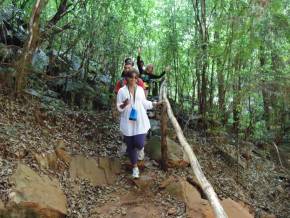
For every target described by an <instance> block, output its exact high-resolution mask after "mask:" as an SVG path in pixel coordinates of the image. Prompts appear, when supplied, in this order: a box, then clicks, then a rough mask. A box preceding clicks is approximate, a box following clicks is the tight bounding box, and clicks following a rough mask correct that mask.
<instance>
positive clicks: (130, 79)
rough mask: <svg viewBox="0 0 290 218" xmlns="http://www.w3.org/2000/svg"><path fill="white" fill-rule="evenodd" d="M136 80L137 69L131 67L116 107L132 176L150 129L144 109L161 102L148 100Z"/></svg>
mask: <svg viewBox="0 0 290 218" xmlns="http://www.w3.org/2000/svg"><path fill="white" fill-rule="evenodd" d="M137 80H138V71H137V70H136V69H134V68H132V69H131V70H129V71H128V73H127V74H126V81H127V84H126V86H123V87H122V88H120V90H119V91H118V95H117V109H118V111H119V112H120V114H121V116H120V131H121V132H122V134H123V136H124V142H125V143H126V145H127V152H128V155H129V158H130V161H131V164H132V167H133V170H132V176H133V178H139V169H138V166H137V161H138V153H139V152H140V151H141V150H143V148H144V143H145V137H146V134H147V132H148V130H149V129H150V122H149V118H148V116H147V113H146V110H148V109H152V108H153V106H157V105H159V104H161V102H157V103H153V102H151V101H148V100H147V99H146V97H145V93H144V90H143V88H141V87H140V86H138V85H137Z"/></svg>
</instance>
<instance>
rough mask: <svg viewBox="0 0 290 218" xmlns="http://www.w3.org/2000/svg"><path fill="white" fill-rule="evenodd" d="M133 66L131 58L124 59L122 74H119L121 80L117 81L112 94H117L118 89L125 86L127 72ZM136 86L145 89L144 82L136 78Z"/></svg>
mask: <svg viewBox="0 0 290 218" xmlns="http://www.w3.org/2000/svg"><path fill="white" fill-rule="evenodd" d="M133 66H134V62H133V60H132V59H131V58H126V59H125V61H124V67H123V72H122V74H121V78H120V79H119V80H118V81H117V83H116V86H115V89H114V92H115V93H116V94H117V93H118V91H119V89H120V88H122V87H123V86H124V85H126V83H127V81H126V79H125V77H126V73H128V72H129V70H130V69H132V68H133ZM137 85H138V86H141V87H142V88H143V89H145V86H144V82H143V80H142V79H140V78H138V81H137Z"/></svg>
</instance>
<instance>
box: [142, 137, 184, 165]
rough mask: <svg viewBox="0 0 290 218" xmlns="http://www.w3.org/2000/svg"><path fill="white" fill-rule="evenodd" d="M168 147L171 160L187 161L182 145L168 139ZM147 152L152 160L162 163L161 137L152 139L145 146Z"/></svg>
mask: <svg viewBox="0 0 290 218" xmlns="http://www.w3.org/2000/svg"><path fill="white" fill-rule="evenodd" d="M167 146H168V159H169V160H171V161H173V162H177V161H181V160H183V161H187V158H186V156H185V154H184V152H183V149H182V147H181V145H179V144H178V143H176V142H175V141H173V140H172V139H170V138H167ZM145 152H146V154H148V156H149V157H150V158H151V159H153V160H156V161H161V138H160V137H159V136H153V137H151V138H150V139H149V140H148V141H147V143H146V145H145Z"/></svg>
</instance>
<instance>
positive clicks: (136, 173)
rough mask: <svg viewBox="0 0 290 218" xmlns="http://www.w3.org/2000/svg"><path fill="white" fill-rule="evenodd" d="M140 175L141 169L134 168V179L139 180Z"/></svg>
mask: <svg viewBox="0 0 290 218" xmlns="http://www.w3.org/2000/svg"><path fill="white" fill-rule="evenodd" d="M139 174H140V172H139V168H138V167H134V168H133V173H132V177H133V178H134V179H138V178H139Z"/></svg>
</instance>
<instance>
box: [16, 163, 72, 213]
mask: <svg viewBox="0 0 290 218" xmlns="http://www.w3.org/2000/svg"><path fill="white" fill-rule="evenodd" d="M11 182H12V184H14V187H13V188H12V192H11V193H10V205H11V204H16V205H19V206H20V207H24V208H29V209H32V210H34V211H36V212H37V213H38V214H40V215H41V216H42V217H48V218H49V217H56V218H58V217H64V216H65V215H66V214H67V201H66V197H65V195H64V193H63V191H62V190H61V189H60V186H59V182H58V181H57V180H56V179H50V178H49V177H48V176H46V175H43V176H40V175H38V174H37V173H36V172H34V171H33V170H32V169H31V168H30V167H28V166H26V165H24V164H19V165H18V167H17V169H16V171H15V173H14V174H13V175H12V177H11Z"/></svg>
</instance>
